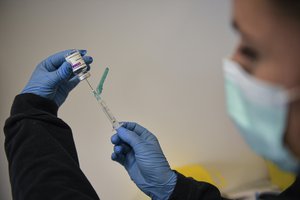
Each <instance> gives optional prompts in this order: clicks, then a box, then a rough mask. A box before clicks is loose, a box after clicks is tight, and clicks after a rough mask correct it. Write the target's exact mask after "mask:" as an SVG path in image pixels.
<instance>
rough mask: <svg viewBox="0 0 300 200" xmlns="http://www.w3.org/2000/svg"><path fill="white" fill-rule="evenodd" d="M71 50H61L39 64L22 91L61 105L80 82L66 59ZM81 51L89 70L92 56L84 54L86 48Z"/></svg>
mask: <svg viewBox="0 0 300 200" xmlns="http://www.w3.org/2000/svg"><path fill="white" fill-rule="evenodd" d="M71 51H72V50H66V51H61V52H59V53H56V54H54V55H52V56H50V57H48V58H47V59H45V60H43V61H42V62H41V63H40V64H38V65H37V67H36V68H35V70H34V72H33V73H32V75H31V78H30V80H29V81H28V83H27V85H26V86H25V88H24V89H23V91H22V92H21V93H22V94H23V93H32V94H36V95H39V96H41V97H44V98H47V99H50V100H53V101H54V102H55V103H56V104H57V105H58V106H61V104H62V103H63V102H64V101H65V100H66V98H67V96H68V94H69V92H70V91H71V90H72V89H73V88H74V87H75V86H76V85H77V84H78V83H79V82H80V80H79V79H78V78H77V77H76V76H74V74H73V71H72V67H71V65H70V64H69V63H68V62H66V61H65V55H66V54H68V53H69V52H71ZM80 53H81V55H82V56H83V59H84V61H85V62H86V64H87V66H88V70H89V68H90V67H89V64H91V63H92V61H93V59H92V57H90V56H84V55H85V54H86V50H80Z"/></svg>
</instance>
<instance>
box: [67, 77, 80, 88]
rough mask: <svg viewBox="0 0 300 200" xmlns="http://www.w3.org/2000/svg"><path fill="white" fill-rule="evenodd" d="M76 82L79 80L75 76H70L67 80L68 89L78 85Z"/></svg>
mask: <svg viewBox="0 0 300 200" xmlns="http://www.w3.org/2000/svg"><path fill="white" fill-rule="evenodd" d="M78 83H80V80H79V78H78V77H77V76H74V77H73V78H71V79H70V80H69V81H68V87H69V91H71V90H73V89H74V88H75V87H76V86H77V85H78Z"/></svg>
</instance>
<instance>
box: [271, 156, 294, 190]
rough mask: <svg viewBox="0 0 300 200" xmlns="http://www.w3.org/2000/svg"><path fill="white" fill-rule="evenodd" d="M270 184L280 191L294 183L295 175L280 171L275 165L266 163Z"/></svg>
mask: <svg viewBox="0 0 300 200" xmlns="http://www.w3.org/2000/svg"><path fill="white" fill-rule="evenodd" d="M266 163H267V167H268V172H269V176H270V180H271V182H272V183H273V184H274V185H276V186H278V187H279V188H280V189H281V190H285V189H286V188H288V187H289V186H290V185H291V184H292V183H293V182H294V181H295V178H296V177H295V175H294V174H292V173H288V172H285V171H282V170H280V169H279V168H278V167H277V166H276V165H275V164H273V163H272V162H270V161H266Z"/></svg>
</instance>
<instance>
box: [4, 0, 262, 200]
mask: <svg viewBox="0 0 300 200" xmlns="http://www.w3.org/2000/svg"><path fill="white" fill-rule="evenodd" d="M230 9H231V8H230V1H219V0H85V1H82V0H51V1H49V0H22V1H21V0H1V1H0V27H1V37H0V44H1V49H0V60H1V64H0V66H1V73H0V76H1V78H0V81H1V84H0V91H1V101H0V108H1V112H0V120H1V121H0V122H1V127H3V126H4V122H5V119H6V118H7V117H8V116H9V111H10V106H11V104H12V101H13V99H14V97H15V95H17V94H18V93H20V91H21V90H22V88H23V87H24V86H25V84H26V82H27V80H28V79H29V77H30V75H31V73H32V71H33V70H34V68H35V66H36V64H38V63H39V62H40V61H41V60H43V59H44V58H45V57H47V56H48V55H50V54H53V53H55V52H57V51H60V50H64V49H69V48H80V49H87V50H88V53H89V55H91V56H93V58H94V63H93V64H92V70H91V73H92V77H91V78H90V82H91V83H92V84H94V85H96V84H98V81H99V79H100V76H101V74H102V72H103V70H104V68H105V67H106V66H109V67H110V69H111V71H110V74H109V75H108V79H107V81H106V83H105V89H104V93H103V95H104V96H103V97H104V98H105V99H106V101H107V103H108V105H109V106H110V107H111V109H112V111H113V112H114V114H115V115H116V116H117V117H118V119H120V120H124V121H136V122H138V123H140V124H142V125H143V126H145V127H147V128H148V129H149V130H151V131H152V132H153V133H155V134H156V135H157V137H158V138H159V140H160V143H161V145H162V148H163V150H164V153H165V154H166V157H167V158H168V160H169V162H170V164H171V166H172V167H177V166H182V165H186V164H191V163H216V164H219V165H221V166H222V165H223V164H224V163H227V164H229V165H230V166H232V168H234V167H235V166H236V167H237V166H242V167H241V169H243V166H246V167H248V168H249V169H248V171H247V173H245V174H251V173H253V174H256V176H264V169H263V167H262V161H261V160H260V159H259V158H257V157H256V156H254V155H253V154H252V153H251V152H250V150H249V149H248V147H247V146H246V145H245V143H244V142H243V141H242V139H241V137H240V136H239V135H238V133H237V132H236V130H235V129H234V127H233V125H232V124H231V122H230V121H229V119H228V118H227V116H226V110H225V101H224V92H223V77H222V67H221V66H222V62H221V61H222V58H223V57H226V56H228V55H230V53H231V52H232V50H233V47H234V45H235V41H236V37H235V35H234V33H233V32H232V31H231V28H230V19H231V16H230ZM97 106H98V105H97V103H96V101H95V99H94V98H93V96H92V95H91V93H90V91H89V88H88V86H87V84H86V83H85V82H82V83H81V84H80V85H79V86H78V87H77V88H76V89H75V90H74V91H73V92H72V93H71V94H70V95H69V98H68V99H67V101H66V102H65V104H64V105H63V106H62V107H61V109H60V111H59V117H60V118H62V119H63V120H65V121H66V122H67V123H68V124H69V125H70V126H71V127H72V130H73V132H74V138H75V142H76V145H77V150H78V154H79V158H80V162H81V168H82V170H83V171H84V172H85V174H86V175H87V177H88V178H89V180H90V181H91V183H92V184H93V186H94V187H95V189H96V191H97V192H98V194H99V196H100V198H102V199H124V200H134V199H138V197H137V194H138V189H137V188H136V187H135V185H134V184H133V183H132V182H131V180H130V178H129V177H128V175H127V173H126V172H125V170H124V169H123V168H122V167H121V166H119V165H118V164H117V163H114V162H112V161H111V160H110V155H111V153H112V149H113V146H112V145H111V143H110V136H111V135H112V131H111V126H110V124H109V122H108V120H107V119H106V118H105V116H104V114H103V113H102V112H101V110H100V109H99V108H98V107H97ZM0 144H1V148H0V154H1V155H0V177H1V179H0V187H1V188H0V199H8V200H9V199H11V194H10V193H11V191H10V185H9V177H8V165H7V160H6V157H5V153H4V134H3V131H2V134H1V135H0ZM237 168H238V169H234V170H239V169H240V167H237ZM251 170H252V171H251Z"/></svg>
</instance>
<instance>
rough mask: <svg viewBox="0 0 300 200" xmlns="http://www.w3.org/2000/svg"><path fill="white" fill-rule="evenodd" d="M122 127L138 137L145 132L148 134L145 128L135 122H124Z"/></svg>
mask: <svg viewBox="0 0 300 200" xmlns="http://www.w3.org/2000/svg"><path fill="white" fill-rule="evenodd" d="M123 127H124V128H126V129H128V130H130V131H133V132H135V133H136V134H138V135H142V134H143V133H145V132H149V131H148V130H147V129H146V128H144V127H142V126H141V125H139V124H137V123H135V122H125V123H124V125H123ZM149 133H150V132H149Z"/></svg>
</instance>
